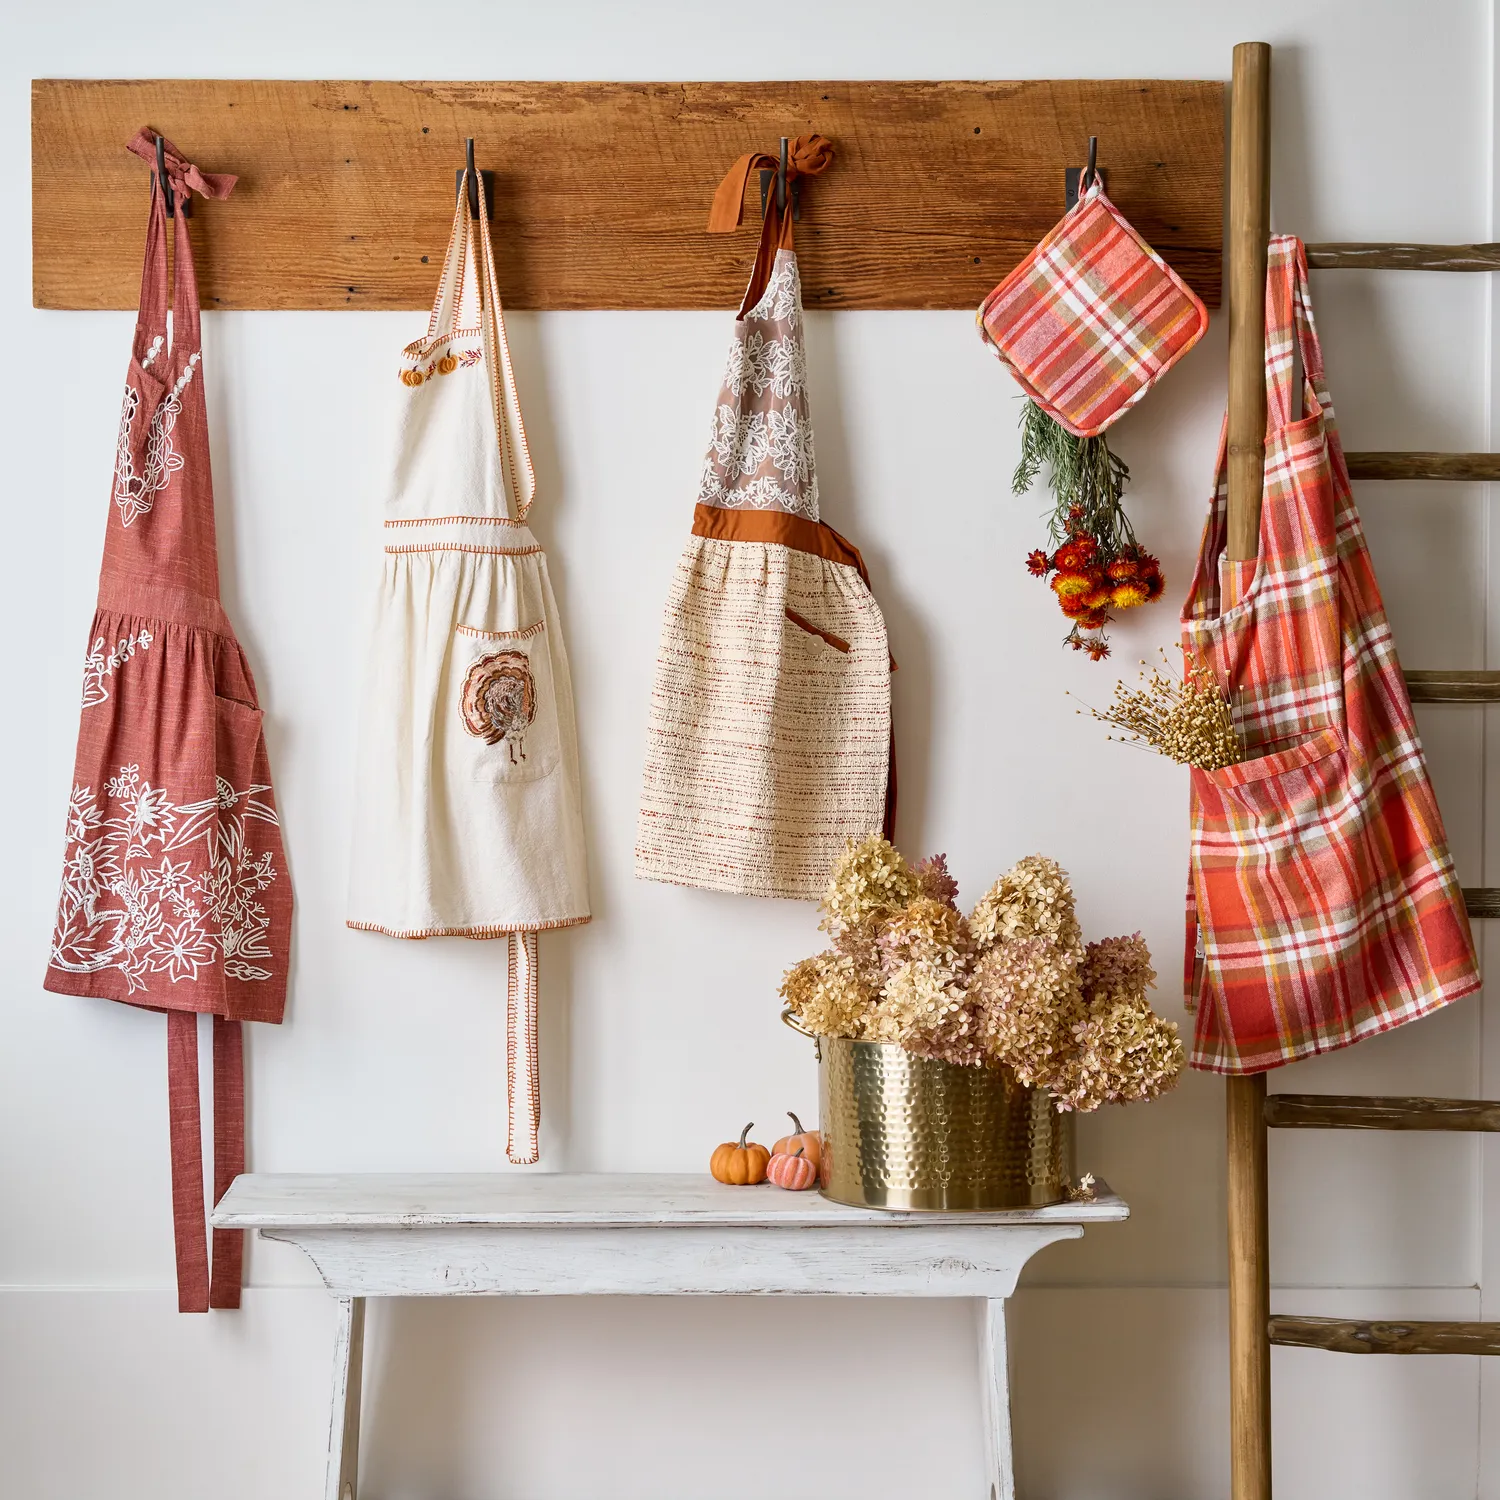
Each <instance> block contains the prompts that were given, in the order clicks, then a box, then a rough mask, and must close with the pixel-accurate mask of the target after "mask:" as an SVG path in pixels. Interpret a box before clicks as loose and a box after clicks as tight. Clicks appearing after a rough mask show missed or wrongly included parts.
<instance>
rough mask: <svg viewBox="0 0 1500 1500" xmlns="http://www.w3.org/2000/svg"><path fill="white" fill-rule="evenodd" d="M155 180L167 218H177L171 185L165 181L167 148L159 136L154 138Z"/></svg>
mask: <svg viewBox="0 0 1500 1500" xmlns="http://www.w3.org/2000/svg"><path fill="white" fill-rule="evenodd" d="M156 180H157V182H159V183H160V184H161V197H162V202H163V203H165V204H166V205H167V217H168V218H169V219H175V218H176V217H177V205H176V203H175V202H174V201H173V198H172V184H171V183H169V182H168V181H167V148H166V146H165V145H164V144H163V142H162V138H161V136H160V135H158V136H157V137H156Z"/></svg>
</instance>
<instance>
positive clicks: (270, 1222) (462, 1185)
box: [213, 1172, 1130, 1230]
mask: <svg viewBox="0 0 1500 1500" xmlns="http://www.w3.org/2000/svg"><path fill="white" fill-rule="evenodd" d="M1129 1214H1130V1209H1129V1208H1128V1207H1127V1206H1126V1204H1125V1203H1124V1202H1123V1201H1121V1199H1119V1198H1118V1197H1116V1196H1115V1194H1114V1193H1112V1192H1111V1191H1110V1189H1109V1187H1108V1185H1107V1184H1106V1183H1103V1182H1098V1183H1096V1184H1095V1189H1094V1197H1093V1199H1091V1200H1090V1201H1088V1202H1082V1203H1058V1204H1054V1205H1053V1206H1051V1207H1048V1208H1010V1209H1003V1210H998V1211H996V1212H994V1213H902V1212H897V1211H889V1210H884V1209H873V1208H849V1207H847V1206H846V1205H844V1204H842V1203H832V1202H830V1201H829V1200H828V1199H827V1198H824V1197H822V1196H820V1195H819V1194H817V1193H784V1192H782V1191H780V1190H779V1189H777V1188H774V1187H771V1186H769V1185H762V1186H759V1187H728V1186H725V1185H724V1184H723V1183H719V1182H715V1181H714V1180H713V1179H712V1178H711V1177H709V1176H708V1174H707V1173H692V1172H619V1173H615V1172H349V1173H321V1172H281V1173H278V1172H249V1173H246V1174H244V1175H243V1176H240V1177H236V1178H235V1179H234V1181H233V1182H232V1183H231V1184H230V1186H229V1191H228V1192H227V1193H225V1194H224V1196H223V1197H222V1198H221V1199H220V1200H219V1202H218V1205H217V1206H216V1207H215V1209H214V1212H213V1222H214V1225H215V1227H216V1228H220V1229H277V1228H293V1229H296V1228H356V1229H380V1228H394V1229H421V1228H436V1227H443V1226H449V1225H467V1224H491V1225H502V1226H511V1227H522V1228H525V1227H537V1226H549V1225H559V1226H568V1225H575V1224H576V1225H581V1226H585V1227H614V1226H619V1227H624V1228H628V1227H632V1226H667V1227H671V1226H674V1225H677V1226H681V1227H684V1228H694V1227H697V1228H702V1227H718V1226H724V1227H731V1228H732V1227H746V1228H772V1229H818V1228H837V1227H869V1226H875V1227H879V1228H884V1229H893V1230H900V1229H903V1228H917V1227H920V1226H923V1225H931V1224H944V1223H946V1224H965V1225H973V1224H977V1225H981V1226H986V1225H988V1226H993V1225H1009V1224H1059V1223H1061V1224H1090V1223H1101V1222H1108V1221H1111V1220H1119V1219H1125V1218H1128V1217H1129Z"/></svg>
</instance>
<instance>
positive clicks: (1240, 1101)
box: [1224, 42, 1271, 1500]
mask: <svg viewBox="0 0 1500 1500" xmlns="http://www.w3.org/2000/svg"><path fill="white" fill-rule="evenodd" d="M1231 89H1232V91H1231V95H1230V111H1231V113H1230V127H1229V129H1230V137H1229V150H1230V163H1229V247H1228V250H1229V405H1228V415H1227V418H1226V424H1227V426H1226V440H1227V446H1228V454H1227V483H1228V493H1227V508H1228V515H1227V517H1226V530H1227V532H1228V535H1227V538H1226V546H1225V549H1224V550H1225V554H1226V556H1227V557H1229V558H1232V559H1253V558H1254V557H1255V556H1256V555H1257V554H1258V552H1259V550H1260V510H1261V495H1262V491H1263V487H1264V477H1265V433H1266V384H1265V373H1264V372H1265V334H1266V315H1265V308H1266V262H1267V253H1268V248H1269V239H1270V230H1271V49H1270V47H1269V46H1268V45H1267V44H1266V43H1265V42H1241V43H1240V44H1239V45H1238V46H1236V47H1235V49H1234V68H1233V83H1232V86H1231ZM1224 1082H1225V1114H1226V1127H1227V1128H1226V1145H1227V1152H1228V1231H1229V1469H1230V1492H1231V1495H1232V1497H1233V1500H1271V1346H1270V1345H1269V1344H1268V1343H1267V1342H1266V1321H1267V1319H1268V1318H1269V1316H1270V1282H1271V1275H1270V1260H1271V1251H1270V1234H1269V1228H1268V1224H1267V1188H1266V1124H1265V1113H1264V1106H1265V1097H1266V1079H1265V1074H1263V1073H1262V1074H1258V1075H1256V1076H1254V1077H1248V1078H1227V1079H1225V1081H1224Z"/></svg>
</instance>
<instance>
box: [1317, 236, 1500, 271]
mask: <svg viewBox="0 0 1500 1500" xmlns="http://www.w3.org/2000/svg"><path fill="white" fill-rule="evenodd" d="M1307 263H1308V265H1309V266H1311V267H1313V269H1314V270H1318V271H1359V270H1365V271H1500V245H1403V244H1396V243H1386V242H1380V241H1376V242H1372V243H1368V244H1359V243H1353V242H1345V243H1340V244H1328V245H1309V246H1308V247H1307Z"/></svg>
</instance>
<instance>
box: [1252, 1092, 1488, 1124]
mask: <svg viewBox="0 0 1500 1500" xmlns="http://www.w3.org/2000/svg"><path fill="white" fill-rule="evenodd" d="M1266 1124H1267V1125H1270V1126H1273V1127H1275V1128H1276V1129H1279V1130H1479V1131H1500V1103H1496V1102H1495V1101H1493V1100H1489V1099H1423V1098H1403V1097H1397V1096H1395V1095H1367V1094H1271V1095H1269V1096H1268V1097H1267V1099H1266Z"/></svg>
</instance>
